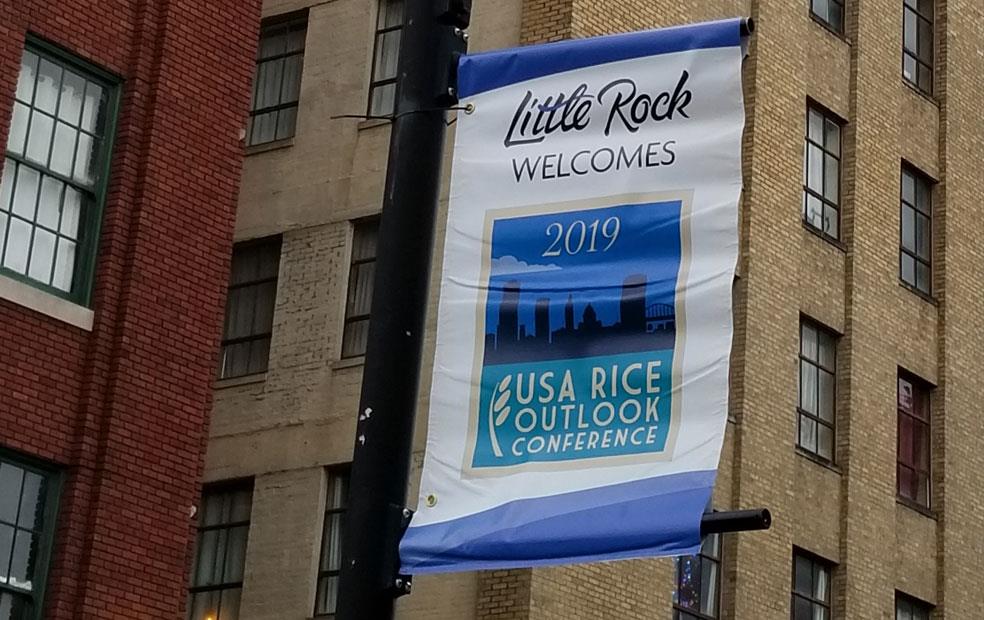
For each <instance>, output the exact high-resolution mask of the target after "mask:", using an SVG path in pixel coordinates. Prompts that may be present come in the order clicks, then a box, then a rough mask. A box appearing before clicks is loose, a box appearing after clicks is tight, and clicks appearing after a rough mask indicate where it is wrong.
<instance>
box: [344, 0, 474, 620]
mask: <svg viewBox="0 0 984 620" xmlns="http://www.w3.org/2000/svg"><path fill="white" fill-rule="evenodd" d="M462 4H464V5H465V6H464V7H463V6H462ZM463 8H470V2H467V1H466V2H464V3H462V2H455V1H454V0H451V1H450V2H449V0H443V1H442V0H407V1H406V3H405V9H404V10H405V14H404V22H403V23H404V26H403V30H402V34H401V37H402V41H401V47H400V59H399V64H398V70H397V89H396V91H397V92H396V106H395V115H394V121H393V127H392V135H391V138H390V150H389V164H388V167H387V171H386V185H385V195H384V197H383V211H382V219H381V221H380V226H379V238H378V248H379V249H378V252H377V258H376V267H375V268H376V273H375V288H374V290H373V297H372V317H371V319H370V321H369V338H368V346H367V350H366V358H365V367H364V370H363V378H362V394H361V398H360V400H359V412H358V415H359V421H358V426H357V430H356V441H355V450H354V455H353V460H352V471H351V484H350V489H351V491H350V492H349V506H348V511H347V514H346V517H345V531H344V541H343V544H342V566H341V574H340V577H339V587H338V606H337V612H336V615H335V618H336V619H337V620H389V619H390V618H392V617H393V605H394V600H395V598H396V596H399V595H400V594H404V593H406V591H407V589H408V587H407V585H406V583H405V582H404V580H402V579H397V572H398V570H399V557H398V545H399V539H400V537H401V535H402V532H403V526H404V525H405V518H406V514H405V513H404V506H405V505H406V495H407V484H408V479H409V473H410V457H411V450H412V442H413V428H414V414H415V408H416V404H417V392H418V389H417V385H418V380H419V376H420V361H421V348H422V346H423V340H424V315H425V311H426V306H427V289H428V277H429V275H430V271H431V248H432V246H433V238H434V222H435V218H436V214H437V206H438V197H439V192H440V170H441V159H442V155H443V150H444V136H445V130H446V127H447V125H446V111H445V109H444V106H446V105H447V103H448V97H449V95H451V96H452V97H453V94H454V93H453V90H452V91H450V92H449V88H453V86H454V84H452V83H449V76H450V75H451V73H452V72H451V70H450V69H449V67H450V66H451V63H452V62H453V58H452V55H453V51H454V50H455V48H456V47H458V46H460V44H461V42H462V40H463V38H464V37H463V34H462V31H461V30H460V29H458V28H457V27H456V25H461V26H462V27H464V26H465V25H467V11H464V12H465V13H466V14H465V16H464V17H463V18H462V12H463ZM462 21H463V22H464V23H462Z"/></svg>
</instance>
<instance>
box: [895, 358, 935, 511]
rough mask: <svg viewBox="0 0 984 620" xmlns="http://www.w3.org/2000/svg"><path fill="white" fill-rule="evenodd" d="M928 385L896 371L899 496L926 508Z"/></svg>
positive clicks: (897, 476) (928, 430)
mask: <svg viewBox="0 0 984 620" xmlns="http://www.w3.org/2000/svg"><path fill="white" fill-rule="evenodd" d="M929 405H930V402H929V386H927V385H926V384H925V383H923V382H922V381H919V380H918V379H916V378H915V377H913V376H911V375H909V374H906V373H903V372H899V406H898V410H899V428H898V472H897V473H896V478H897V480H898V493H899V497H901V498H902V499H904V500H908V501H911V502H915V503H916V504H918V505H919V506H923V507H925V508H928V507H929V456H930V436H929V433H930V426H929Z"/></svg>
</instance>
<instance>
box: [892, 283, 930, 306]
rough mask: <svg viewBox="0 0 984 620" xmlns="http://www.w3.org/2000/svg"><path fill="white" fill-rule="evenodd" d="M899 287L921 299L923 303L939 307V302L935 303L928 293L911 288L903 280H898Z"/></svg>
mask: <svg viewBox="0 0 984 620" xmlns="http://www.w3.org/2000/svg"><path fill="white" fill-rule="evenodd" d="M899 286H901V287H902V288H904V289H905V290H907V291H909V292H910V293H912V294H913V295H915V296H916V297H919V298H920V299H922V300H923V301H925V302H926V303H928V304H932V305H934V306H939V305H940V302H939V301H937V300H936V298H935V297H933V296H932V295H930V294H929V293H924V292H922V291H920V290H919V289H917V288H916V287H914V286H912V285H911V284H909V283H908V282H906V281H905V280H902V279H900V280H899Z"/></svg>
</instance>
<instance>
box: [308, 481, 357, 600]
mask: <svg viewBox="0 0 984 620" xmlns="http://www.w3.org/2000/svg"><path fill="white" fill-rule="evenodd" d="M348 482H349V480H348V472H347V471H335V472H329V474H328V498H327V500H326V501H325V525H324V530H323V533H322V535H321V564H320V565H319V567H318V593H317V596H316V597H315V603H314V615H315V616H333V615H334V614H335V605H336V604H337V603H338V573H339V571H340V570H341V567H342V528H343V527H344V522H343V518H344V515H345V503H346V501H347V500H348V497H347V494H348Z"/></svg>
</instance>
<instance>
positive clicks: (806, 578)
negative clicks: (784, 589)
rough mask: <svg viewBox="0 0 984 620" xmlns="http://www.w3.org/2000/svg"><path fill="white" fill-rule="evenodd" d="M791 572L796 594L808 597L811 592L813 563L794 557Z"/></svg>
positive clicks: (803, 558)
mask: <svg viewBox="0 0 984 620" xmlns="http://www.w3.org/2000/svg"><path fill="white" fill-rule="evenodd" d="M793 571H794V573H795V574H794V583H795V590H796V592H798V593H800V594H805V595H807V596H809V595H810V593H811V592H813V563H812V562H810V560H809V559H808V558H805V557H803V556H796V560H795V564H794V566H793Z"/></svg>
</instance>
